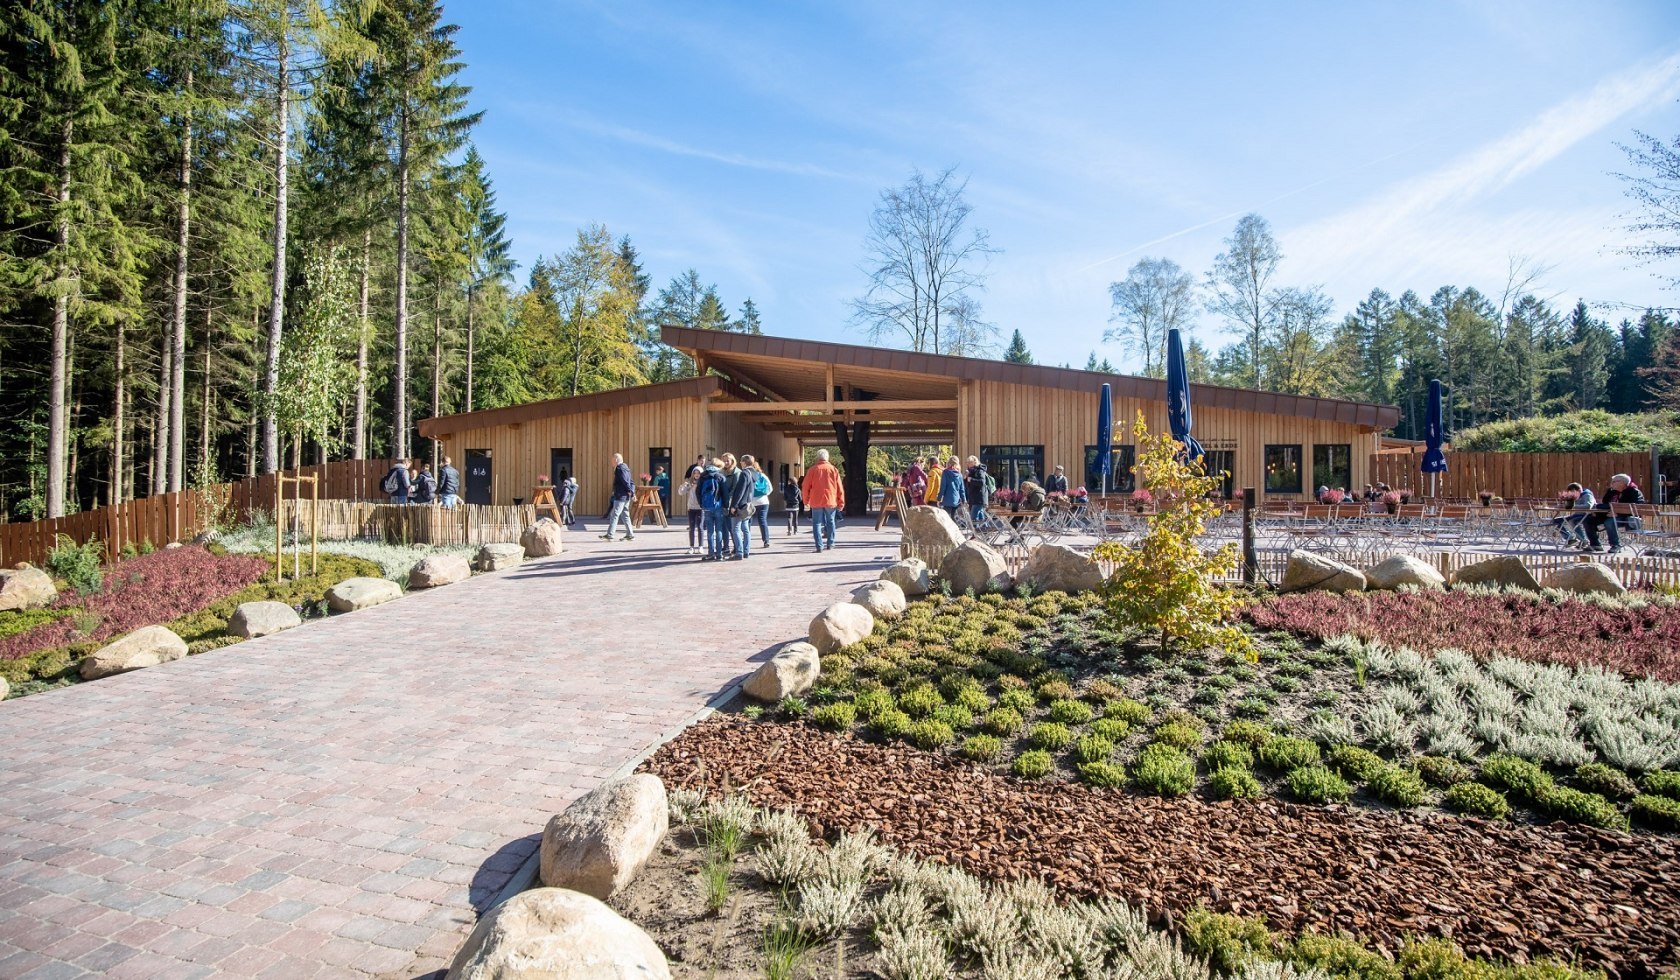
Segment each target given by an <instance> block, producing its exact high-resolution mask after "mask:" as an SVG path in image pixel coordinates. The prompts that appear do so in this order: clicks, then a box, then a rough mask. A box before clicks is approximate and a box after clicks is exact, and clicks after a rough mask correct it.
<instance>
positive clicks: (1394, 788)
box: [1365, 764, 1429, 806]
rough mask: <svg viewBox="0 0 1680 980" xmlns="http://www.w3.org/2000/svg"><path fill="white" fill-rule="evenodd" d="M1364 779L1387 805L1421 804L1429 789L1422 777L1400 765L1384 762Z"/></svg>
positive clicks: (1426, 797)
mask: <svg viewBox="0 0 1680 980" xmlns="http://www.w3.org/2000/svg"><path fill="white" fill-rule="evenodd" d="M1365 781H1366V783H1367V784H1368V785H1369V786H1370V787H1371V792H1373V793H1375V794H1376V796H1377V799H1379V800H1382V801H1383V802H1384V803H1387V804H1388V805H1389V806H1422V805H1423V802H1424V800H1426V799H1428V798H1429V789H1428V787H1426V786H1424V784H1423V777H1422V776H1419V775H1418V774H1417V772H1415V771H1414V770H1411V769H1405V768H1402V767H1400V766H1394V765H1388V764H1384V765H1383V766H1382V768H1380V769H1378V770H1377V771H1376V772H1375V773H1374V774H1372V775H1371V776H1368V777H1366V778H1365Z"/></svg>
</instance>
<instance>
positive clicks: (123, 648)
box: [81, 626, 187, 681]
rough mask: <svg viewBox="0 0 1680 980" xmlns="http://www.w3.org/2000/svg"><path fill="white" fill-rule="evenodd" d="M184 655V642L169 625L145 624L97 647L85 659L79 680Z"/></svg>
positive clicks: (104, 675)
mask: <svg viewBox="0 0 1680 980" xmlns="http://www.w3.org/2000/svg"><path fill="white" fill-rule="evenodd" d="M186 655H187V644H186V641H184V640H182V639H181V638H180V637H178V636H176V635H175V633H174V631H173V630H171V629H170V628H169V627H167V626H144V627H141V628H140V629H137V630H135V631H134V632H132V633H130V634H128V635H127V636H125V637H123V638H122V639H120V640H118V641H116V642H115V643H108V644H106V645H105V646H102V647H100V648H99V649H98V650H95V651H94V652H93V653H92V654H91V655H89V656H88V657H87V658H86V659H84V660H83V661H82V667H81V672H82V680H84V681H92V680H98V679H99V678H101V677H109V676H111V675H112V674H125V673H127V672H129V671H131V670H140V669H141V668H144V667H156V666H157V665H158V664H161V663H168V662H169V661H171V660H180V659H181V658H182V657H184V656H186Z"/></svg>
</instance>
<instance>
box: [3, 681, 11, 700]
mask: <svg viewBox="0 0 1680 980" xmlns="http://www.w3.org/2000/svg"><path fill="white" fill-rule="evenodd" d="M10 693H12V685H11V684H9V683H7V682H6V679H5V678H4V677H0V701H4V700H6V695H8V694H10Z"/></svg>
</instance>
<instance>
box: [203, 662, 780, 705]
mask: <svg viewBox="0 0 1680 980" xmlns="http://www.w3.org/2000/svg"><path fill="white" fill-rule="evenodd" d="M188 649H191V648H190V647H189V648H188ZM741 715H742V717H744V718H746V719H747V720H748V721H757V720H759V719H760V718H763V717H764V705H762V704H749V705H747V706H746V707H744V708H742V709H741Z"/></svg>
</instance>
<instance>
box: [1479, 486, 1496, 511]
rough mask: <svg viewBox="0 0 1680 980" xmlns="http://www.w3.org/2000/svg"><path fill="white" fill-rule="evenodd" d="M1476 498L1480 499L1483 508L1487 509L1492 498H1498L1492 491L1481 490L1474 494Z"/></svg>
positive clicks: (1491, 502)
mask: <svg viewBox="0 0 1680 980" xmlns="http://www.w3.org/2000/svg"><path fill="white" fill-rule="evenodd" d="M1476 496H1478V497H1480V498H1481V500H1482V506H1483V507H1488V506H1491V505H1492V504H1493V498H1494V497H1496V496H1498V495H1497V494H1495V493H1494V492H1493V491H1492V490H1482V491H1479V492H1478V493H1477V494H1476Z"/></svg>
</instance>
